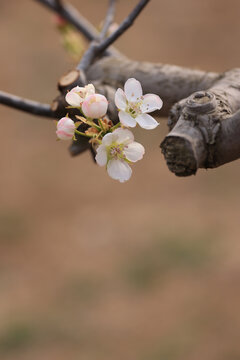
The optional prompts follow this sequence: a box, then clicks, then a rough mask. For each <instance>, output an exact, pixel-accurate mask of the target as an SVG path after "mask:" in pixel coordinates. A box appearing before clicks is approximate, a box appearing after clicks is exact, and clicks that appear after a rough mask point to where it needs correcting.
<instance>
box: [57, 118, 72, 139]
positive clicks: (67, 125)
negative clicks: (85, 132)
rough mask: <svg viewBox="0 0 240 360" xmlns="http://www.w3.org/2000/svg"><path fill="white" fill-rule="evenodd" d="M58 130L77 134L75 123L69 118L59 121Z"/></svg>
mask: <svg viewBox="0 0 240 360" xmlns="http://www.w3.org/2000/svg"><path fill="white" fill-rule="evenodd" d="M57 129H58V130H62V131H65V132H68V133H71V134H72V135H73V134H74V132H75V124H74V121H73V120H72V119H70V118H68V117H63V118H61V119H60V120H59V121H58V123H57Z"/></svg>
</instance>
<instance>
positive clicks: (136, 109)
mask: <svg viewBox="0 0 240 360" xmlns="http://www.w3.org/2000/svg"><path fill="white" fill-rule="evenodd" d="M142 103H143V99H142V98H141V99H139V100H138V101H136V102H131V101H127V108H126V112H127V113H129V115H131V116H132V117H133V118H136V117H137V116H138V115H140V114H141V113H142V111H141V105H142Z"/></svg>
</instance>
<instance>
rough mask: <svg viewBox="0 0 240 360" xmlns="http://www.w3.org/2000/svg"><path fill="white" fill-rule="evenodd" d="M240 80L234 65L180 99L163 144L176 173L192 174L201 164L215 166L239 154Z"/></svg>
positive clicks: (179, 174) (164, 152) (236, 157)
mask: <svg viewBox="0 0 240 360" xmlns="http://www.w3.org/2000/svg"><path fill="white" fill-rule="evenodd" d="M239 84H240V69H234V70H231V71H229V72H226V73H224V74H223V75H222V76H221V77H220V78H219V80H218V81H217V82H216V83H215V84H214V85H213V86H212V87H211V88H210V89H208V90H207V91H202V92H197V93H195V94H193V95H192V96H190V97H189V98H188V99H185V100H182V101H181V102H180V104H179V108H178V110H177V111H176V112H175V119H174V116H172V118H171V122H170V125H171V128H172V130H171V131H170V133H169V134H168V135H167V136H166V138H165V139H164V140H163V142H162V144H161V148H162V152H163V154H164V156H165V159H166V162H167V165H168V167H169V169H170V170H171V171H172V172H174V173H175V174H176V175H178V176H188V175H192V174H195V173H196V171H197V170H198V168H215V167H218V166H220V165H223V164H225V163H227V162H230V161H233V160H236V159H238V158H239V157H240V140H239V139H240V116H239V115H240V113H239V109H240V85H239ZM174 108H176V106H175V107H174Z"/></svg>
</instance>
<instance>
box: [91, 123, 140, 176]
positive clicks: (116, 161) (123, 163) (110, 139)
mask: <svg viewBox="0 0 240 360" xmlns="http://www.w3.org/2000/svg"><path fill="white" fill-rule="evenodd" d="M144 153H145V149H144V147H143V146H142V145H141V144H139V143H137V142H135V141H134V136H133V134H132V132H131V131H129V130H127V129H117V130H114V131H113V132H112V133H108V134H106V135H105V136H104V137H103V139H102V144H101V145H99V147H98V148H97V154H96V161H97V163H98V165H100V166H106V167H107V172H108V175H109V176H110V177H111V178H113V179H115V180H119V181H120V182H124V181H127V180H129V179H130V177H131V175H132V169H131V167H130V164H131V163H133V162H136V161H138V160H141V159H142V158H143V155H144Z"/></svg>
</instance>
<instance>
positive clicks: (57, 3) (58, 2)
mask: <svg viewBox="0 0 240 360" xmlns="http://www.w3.org/2000/svg"><path fill="white" fill-rule="evenodd" d="M55 3H56V6H57V7H58V8H59V9H62V6H63V5H62V0H55Z"/></svg>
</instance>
